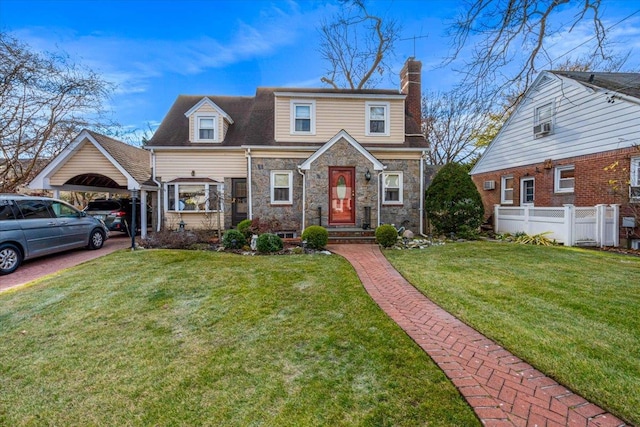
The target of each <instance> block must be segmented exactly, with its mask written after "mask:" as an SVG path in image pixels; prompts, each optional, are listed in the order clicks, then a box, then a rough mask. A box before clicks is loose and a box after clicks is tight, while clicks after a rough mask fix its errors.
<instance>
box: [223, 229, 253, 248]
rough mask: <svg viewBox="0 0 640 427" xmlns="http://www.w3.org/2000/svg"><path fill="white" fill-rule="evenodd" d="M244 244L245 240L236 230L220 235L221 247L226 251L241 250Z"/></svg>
mask: <svg viewBox="0 0 640 427" xmlns="http://www.w3.org/2000/svg"><path fill="white" fill-rule="evenodd" d="M246 244H247V239H245V237H244V234H242V233H241V232H239V231H238V230H227V231H226V232H225V233H224V234H223V235H222V246H224V247H225V248H226V249H242V247H243V246H244V245H246Z"/></svg>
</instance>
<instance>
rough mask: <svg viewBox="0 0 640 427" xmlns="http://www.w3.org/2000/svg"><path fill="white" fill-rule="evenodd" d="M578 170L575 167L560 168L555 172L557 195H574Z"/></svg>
mask: <svg viewBox="0 0 640 427" xmlns="http://www.w3.org/2000/svg"><path fill="white" fill-rule="evenodd" d="M575 175H576V169H575V167H574V166H573V165H569V166H558V167H556V171H555V180H554V188H555V192H556V193H573V191H574V187H575V182H576V178H575Z"/></svg>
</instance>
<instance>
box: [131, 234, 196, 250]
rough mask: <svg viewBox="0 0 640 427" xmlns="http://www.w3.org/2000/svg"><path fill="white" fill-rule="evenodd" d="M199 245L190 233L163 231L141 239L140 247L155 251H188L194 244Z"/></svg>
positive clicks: (194, 235) (194, 236)
mask: <svg viewBox="0 0 640 427" xmlns="http://www.w3.org/2000/svg"><path fill="white" fill-rule="evenodd" d="M197 243H201V242H199V240H198V236H197V235H196V234H195V233H193V232H191V231H169V230H163V231H159V232H155V233H149V234H148V235H147V237H146V238H144V239H142V246H144V247H145V248H150V249H151V248H155V249H189V248H191V247H192V246H193V245H194V244H197Z"/></svg>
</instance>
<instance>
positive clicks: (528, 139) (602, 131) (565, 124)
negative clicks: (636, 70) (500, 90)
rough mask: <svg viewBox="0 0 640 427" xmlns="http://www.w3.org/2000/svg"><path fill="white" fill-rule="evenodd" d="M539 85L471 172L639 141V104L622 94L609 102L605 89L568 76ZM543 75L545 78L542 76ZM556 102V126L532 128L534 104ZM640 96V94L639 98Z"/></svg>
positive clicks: (589, 152) (575, 154) (578, 153)
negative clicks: (538, 133)
mask: <svg viewBox="0 0 640 427" xmlns="http://www.w3.org/2000/svg"><path fill="white" fill-rule="evenodd" d="M545 75H546V76H551V77H552V79H553V81H552V82H551V83H546V84H542V85H536V86H534V87H533V88H532V90H531V91H529V92H528V93H527V96H526V97H525V99H524V100H523V102H522V103H521V104H520V105H519V106H518V107H517V109H516V111H515V112H514V113H513V115H512V117H511V118H510V119H509V120H508V121H507V123H506V124H505V125H504V126H503V128H502V130H501V131H500V133H499V134H498V136H497V137H496V138H495V139H494V141H493V142H492V143H491V145H490V146H489V147H488V148H487V151H486V152H485V154H484V155H483V156H482V158H481V159H480V161H479V162H478V164H477V165H476V166H475V167H474V168H473V170H472V172H471V173H472V174H479V173H485V172H491V171H494V170H500V169H505V168H512V167H516V166H524V165H529V164H533V163H540V162H543V161H544V160H545V159H552V160H559V159H563V158H567V157H574V156H581V155H587V154H594V153H599V152H603V151H609V150H616V149H619V148H626V147H630V146H633V145H636V144H638V143H639V142H640V105H639V104H638V103H632V102H629V101H626V100H623V99H619V98H618V99H616V101H615V102H614V103H610V102H607V100H608V97H609V96H610V95H611V94H610V93H609V94H607V91H605V90H598V91H595V92H594V91H593V90H590V89H588V88H586V87H585V86H583V85H581V84H579V83H577V82H575V81H573V80H571V79H566V78H561V77H557V76H554V75H552V74H548V73H545ZM538 81H541V79H538ZM549 101H553V102H554V109H555V117H554V122H553V132H552V133H551V134H549V135H546V136H543V137H539V138H536V137H535V136H534V134H533V126H534V114H535V109H536V107H539V106H541V105H544V104H545V103H548V102H549ZM638 102H640V100H639V101H638Z"/></svg>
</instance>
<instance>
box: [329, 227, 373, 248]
mask: <svg viewBox="0 0 640 427" xmlns="http://www.w3.org/2000/svg"><path fill="white" fill-rule="evenodd" d="M327 231H328V232H329V244H338V243H343V244H344V243H347V244H350V243H359V244H362V243H368V244H374V243H376V235H375V230H363V229H362V228H327Z"/></svg>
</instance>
